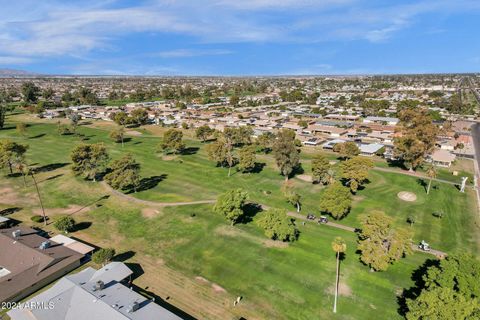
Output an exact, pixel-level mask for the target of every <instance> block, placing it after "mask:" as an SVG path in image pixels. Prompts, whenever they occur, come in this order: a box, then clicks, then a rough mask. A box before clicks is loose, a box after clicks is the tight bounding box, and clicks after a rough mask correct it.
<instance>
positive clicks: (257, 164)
mask: <svg viewBox="0 0 480 320" xmlns="http://www.w3.org/2000/svg"><path fill="white" fill-rule="evenodd" d="M265 166H266V163H264V162H255V166H254V167H253V169H252V170H250V172H251V173H260V172H262V170H263V168H265Z"/></svg>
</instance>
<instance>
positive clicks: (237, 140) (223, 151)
mask: <svg viewBox="0 0 480 320" xmlns="http://www.w3.org/2000/svg"><path fill="white" fill-rule="evenodd" d="M252 134H253V130H252V128H251V127H239V128H225V130H224V131H223V133H217V134H216V135H217V140H216V141H215V142H213V143H211V144H209V145H208V146H207V147H206V151H207V155H208V158H209V159H210V160H211V161H214V162H215V163H216V164H217V166H222V167H228V176H230V175H231V169H232V167H233V166H234V165H235V164H237V163H238V164H239V166H238V169H239V171H242V172H251V171H252V170H253V169H254V168H255V165H256V162H255V161H256V156H255V153H256V150H255V148H254V147H253V146H252V141H251V135H252ZM235 147H237V148H238V154H236V153H235Z"/></svg>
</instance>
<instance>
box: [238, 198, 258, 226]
mask: <svg viewBox="0 0 480 320" xmlns="http://www.w3.org/2000/svg"><path fill="white" fill-rule="evenodd" d="M261 211H263V209H262V206H260V205H259V204H257V203H247V204H246V205H244V206H243V212H244V215H243V217H242V218H241V219H240V220H239V221H238V222H239V223H243V224H246V223H249V222H252V221H253V218H254V217H255V216H256V215H257V214H258V213H259V212H261Z"/></svg>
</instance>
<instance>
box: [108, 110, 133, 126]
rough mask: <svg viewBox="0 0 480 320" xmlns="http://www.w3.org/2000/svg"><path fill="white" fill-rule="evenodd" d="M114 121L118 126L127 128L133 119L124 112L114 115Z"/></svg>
mask: <svg viewBox="0 0 480 320" xmlns="http://www.w3.org/2000/svg"><path fill="white" fill-rule="evenodd" d="M112 117H113V119H112V120H113V121H114V122H115V123H116V124H118V125H119V126H122V127H124V126H126V125H128V124H130V123H131V122H132V119H131V118H130V117H129V116H128V114H127V113H126V112H124V111H120V112H117V113H114V114H113V116H112Z"/></svg>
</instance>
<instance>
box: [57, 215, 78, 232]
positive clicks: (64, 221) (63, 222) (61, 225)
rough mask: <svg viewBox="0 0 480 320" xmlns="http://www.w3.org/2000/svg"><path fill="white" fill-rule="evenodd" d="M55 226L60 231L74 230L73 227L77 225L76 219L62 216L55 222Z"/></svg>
mask: <svg viewBox="0 0 480 320" xmlns="http://www.w3.org/2000/svg"><path fill="white" fill-rule="evenodd" d="M53 226H54V227H55V228H57V230H59V231H63V232H68V231H71V230H73V227H74V226H75V220H73V218H70V217H61V218H59V219H57V220H56V221H55V222H54V223H53Z"/></svg>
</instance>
